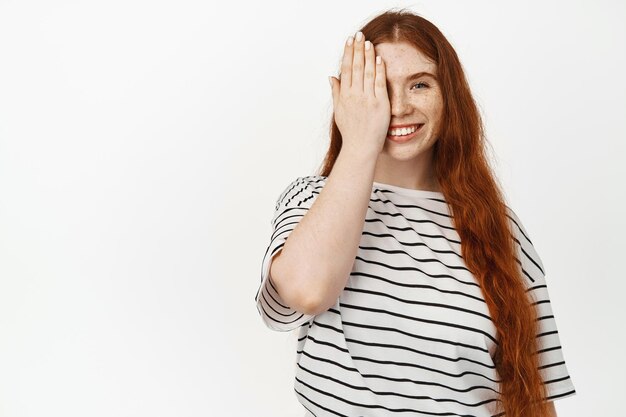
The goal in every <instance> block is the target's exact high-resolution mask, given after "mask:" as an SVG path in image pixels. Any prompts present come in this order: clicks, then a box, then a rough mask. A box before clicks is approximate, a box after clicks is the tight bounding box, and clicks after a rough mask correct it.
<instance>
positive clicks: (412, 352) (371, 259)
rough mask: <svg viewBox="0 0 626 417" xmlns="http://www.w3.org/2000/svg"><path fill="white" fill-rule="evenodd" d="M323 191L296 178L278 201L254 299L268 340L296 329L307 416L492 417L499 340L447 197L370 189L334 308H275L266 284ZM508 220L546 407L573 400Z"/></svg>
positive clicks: (543, 304)
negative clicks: (530, 306) (532, 321)
mask: <svg viewBox="0 0 626 417" xmlns="http://www.w3.org/2000/svg"><path fill="white" fill-rule="evenodd" d="M325 182H326V177H323V176H308V177H300V178H297V179H296V180H295V181H293V182H292V183H291V184H289V185H288V186H287V187H286V188H285V190H284V191H283V192H282V193H281V195H280V196H279V198H278V200H277V203H276V207H275V214H274V216H273V218H272V221H271V225H272V235H271V238H270V244H269V246H268V248H267V251H266V253H265V255H264V257H263V262H262V268H261V284H260V286H259V289H258V291H257V294H256V296H255V301H256V303H257V308H258V311H259V314H260V315H261V317H262V319H263V321H264V323H265V324H266V325H267V326H268V327H269V328H270V329H273V330H277V331H290V330H293V329H298V342H297V355H296V360H297V368H296V377H295V381H294V389H295V393H296V395H297V397H298V400H299V401H300V403H301V404H302V405H303V406H304V407H305V409H306V410H307V413H311V414H312V415H315V416H326V415H329V416H330V415H335V416H388V415H395V414H398V415H407V416H408V415H420V416H476V417H479V416H480V417H482V416H493V415H495V413H494V407H495V401H497V400H496V396H497V391H496V388H497V382H498V375H497V372H496V370H495V366H494V363H493V355H494V353H495V347H496V345H497V341H496V329H495V327H494V325H493V322H492V321H491V318H490V316H489V311H488V308H487V305H486V303H485V301H484V298H483V295H482V291H481V287H480V285H479V284H478V283H477V281H476V279H475V278H474V276H473V275H472V273H471V272H470V271H469V270H468V269H467V267H466V266H465V263H464V261H463V258H462V256H461V246H460V245H461V242H460V238H459V235H458V234H457V232H456V230H455V229H454V227H453V226H452V222H451V219H452V216H451V214H450V212H449V210H448V206H447V204H446V203H445V200H444V196H443V194H442V193H439V192H433V191H423V190H410V189H406V188H400V187H396V186H391V185H386V184H379V183H374V185H373V187H372V194H371V197H370V202H369V208H368V210H367V215H366V218H365V223H364V228H363V233H362V237H361V242H360V244H359V249H358V252H357V255H356V258H355V262H354V266H353V269H352V272H351V273H350V277H349V278H348V281H347V285H346V287H345V289H344V291H343V292H342V293H341V295H340V296H339V298H338V299H337V302H336V304H335V305H334V306H333V307H331V308H330V309H328V310H327V311H326V312H324V313H322V314H319V315H317V316H312V315H307V314H303V313H301V312H298V311H296V310H294V309H291V308H290V307H289V306H287V305H286V304H285V302H284V301H283V300H282V299H281V297H280V295H279V294H278V292H277V291H276V288H275V287H274V285H273V283H272V281H271V277H270V276H269V274H268V271H269V267H270V264H271V261H272V259H273V256H274V255H275V254H276V253H277V252H278V251H279V250H280V249H281V248H282V246H283V245H284V243H285V241H286V239H287V238H288V236H289V234H290V233H291V231H292V230H293V229H294V228H295V226H296V225H297V224H298V222H299V221H300V219H302V217H303V216H304V215H305V214H306V212H307V210H308V209H309V208H310V207H311V205H312V204H313V202H314V201H315V198H316V197H317V196H318V195H319V192H320V190H321V189H322V188H323V187H324V184H325ZM508 210H509V218H510V221H511V222H512V225H513V230H514V232H515V236H514V239H515V241H516V242H517V243H516V248H517V254H518V261H519V264H520V267H521V269H522V273H523V276H524V278H525V281H524V282H525V283H526V284H527V287H528V293H529V296H530V297H533V300H534V301H535V302H536V304H535V305H536V307H537V309H538V313H539V323H540V328H539V332H538V335H537V337H538V338H539V341H540V345H541V349H540V350H539V351H538V354H539V355H540V363H541V367H540V369H541V373H542V375H543V377H544V382H545V384H546V386H547V389H548V398H547V399H549V400H554V399H557V398H563V397H567V396H571V395H574V394H575V393H576V391H575V389H574V385H573V382H572V379H571V378H570V376H569V373H568V370H567V368H566V365H565V361H564V358H563V352H562V349H561V345H560V341H559V336H558V331H557V327H556V322H555V318H554V315H553V312H552V308H551V306H550V298H549V294H548V289H547V286H546V281H545V269H544V267H543V264H542V262H541V259H540V258H539V256H538V254H537V252H536V251H535V249H534V247H533V244H532V242H531V240H530V239H529V235H528V233H527V231H526V230H525V229H524V226H523V225H522V223H521V221H520V220H519V218H518V217H517V216H516V214H515V213H514V212H513V210H511V209H510V208H509V209H508ZM311 414H308V415H311Z"/></svg>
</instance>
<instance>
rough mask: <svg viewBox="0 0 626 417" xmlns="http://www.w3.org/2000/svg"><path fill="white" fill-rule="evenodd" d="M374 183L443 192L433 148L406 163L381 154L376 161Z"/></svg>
mask: <svg viewBox="0 0 626 417" xmlns="http://www.w3.org/2000/svg"><path fill="white" fill-rule="evenodd" d="M374 181H376V182H379V183H382V184H389V185H395V186H398V187H402V188H409V189H413V190H425V191H441V189H440V187H439V184H438V182H437V179H436V178H435V172H434V169H433V163H432V147H431V148H430V149H428V150H427V151H426V152H423V153H420V154H419V155H418V156H417V157H415V158H413V159H410V160H405V161H402V160H398V159H394V158H393V157H391V156H389V155H388V154H385V153H382V152H381V153H380V155H379V156H378V160H377V161H376V170H375V171H374Z"/></svg>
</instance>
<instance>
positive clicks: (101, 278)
mask: <svg viewBox="0 0 626 417" xmlns="http://www.w3.org/2000/svg"><path fill="white" fill-rule="evenodd" d="M502 3H503V2H495V1H493V2H487V1H472V2H466V1H441V0H436V1H421V2H411V3H407V2H386V1H377V2H373V1H370V2H362V1H341V2H311V1H309V2H304V1H284V2H279V1H269V2H268V1H264V2H253V1H249V2H241V1H239V2H232V3H228V5H227V3H226V2H222V3H213V2H206V1H195V2H194V1H138V0H132V1H128V0H124V1H120V0H114V1H82V2H80V1H54V2H49V1H4V0H2V1H0V415H1V416H6V417H31V416H37V417H39V416H41V417H44V416H45V417H49V416H63V417H74V416H76V417H79V416H80V417H84V416H90V417H100V416H103V417H104V416H106V417H110V416H255V417H261V416H268V417H269V416H272V417H273V416H279V417H281V416H302V415H303V414H304V409H303V408H302V407H301V406H300V405H299V404H298V402H297V400H296V397H295V394H294V392H293V387H292V384H293V373H294V371H295V369H294V364H293V360H294V359H295V351H294V348H295V346H294V343H295V334H289V333H278V332H273V331H271V330H269V329H267V328H265V327H264V326H263V324H262V322H261V319H260V317H259V315H258V312H257V310H256V307H255V304H254V295H255V293H256V291H257V289H258V285H259V283H260V267H261V261H262V256H263V253H264V251H265V248H266V247H267V244H268V243H269V237H270V233H271V230H270V224H269V221H270V219H271V216H272V214H273V209H274V204H275V202H276V198H277V197H278V195H279V193H280V192H281V191H282V190H283V189H284V187H285V186H286V185H287V184H288V183H289V182H291V181H292V180H293V179H295V178H296V177H297V176H304V175H311V174H313V173H314V172H315V170H316V169H317V168H318V166H319V164H320V163H321V159H322V157H323V156H324V153H325V150H326V146H327V144H328V135H327V129H328V123H329V117H330V112H331V110H332V101H331V97H330V87H329V85H328V81H327V76H328V75H331V74H334V75H336V74H337V70H338V63H339V59H340V57H341V53H342V48H343V43H344V41H345V39H346V37H347V36H348V35H350V34H353V33H354V32H355V31H356V30H358V28H359V27H360V26H361V25H362V24H364V23H365V22H366V21H367V20H368V19H370V18H371V17H373V16H374V15H376V14H377V13H378V12H381V11H383V10H384V9H386V8H388V7H392V6H410V7H411V8H412V10H414V11H415V12H417V13H419V14H421V15H422V16H424V17H426V18H428V19H429V20H431V21H433V22H434V23H435V24H436V25H437V26H438V27H439V28H440V29H441V30H442V32H443V33H444V34H445V35H446V36H447V37H448V39H449V40H450V42H451V43H452V45H453V46H454V47H455V48H456V50H457V53H458V54H459V56H460V58H461V61H462V63H463V65H464V68H465V70H466V71H467V76H468V78H469V80H470V83H471V86H472V89H473V92H474V93H475V97H476V100H477V101H478V103H479V105H480V108H481V111H482V113H483V117H484V120H485V125H486V128H487V134H488V139H489V141H490V143H491V144H492V146H493V150H494V155H495V158H496V164H497V165H496V166H497V175H498V177H499V178H500V181H501V182H502V184H503V186H504V189H505V192H506V195H507V198H508V201H509V203H510V205H511V206H512V207H513V208H514V210H516V212H517V214H518V215H519V216H520V218H521V219H522V221H523V224H524V225H525V226H526V228H527V230H528V232H529V233H530V236H531V237H532V240H533V242H534V244H535V247H536V248H537V250H538V252H539V253H540V255H541V258H542V260H543V263H544V266H545V269H546V278H547V279H548V283H549V289H550V295H551V297H552V305H553V310H554V312H555V317H556V320H557V323H558V325H559V331H560V337H561V342H562V344H563V351H564V355H565V359H566V361H567V366H568V369H569V371H570V373H571V376H572V380H573V382H574V384H575V387H576V389H577V394H576V395H575V396H573V397H570V398H567V399H563V400H562V401H558V400H557V402H556V404H557V410H558V412H559V416H591V415H594V416H603V417H609V416H618V415H619V412H620V411H619V410H620V409H621V410H622V412H623V405H621V402H622V401H621V400H622V399H623V393H624V392H625V391H626V383H625V379H624V375H625V374H626V367H625V365H624V357H623V352H624V341H625V340H624V339H625V338H624V331H623V329H624V326H623V319H624V317H625V308H624V304H625V302H624V291H625V290H626V285H625V284H624V273H623V262H624V249H625V246H626V245H625V244H624V235H626V225H625V218H624V214H623V213H624V204H625V203H626V195H625V189H626V187H624V185H623V181H624V179H626V168H625V166H626V164H624V158H625V157H626V152H625V150H626V146H625V141H626V80H625V75H624V74H626V52H625V51H626V48H625V41H626V26H625V25H624V24H623V22H624V20H626V5H625V3H624V2H621V1H617V0H616V1H593V2H591V1H588V2H572V1H551V2H544V1H524V2H517V3H515V4H513V5H512V4H508V3H507V5H504V4H502Z"/></svg>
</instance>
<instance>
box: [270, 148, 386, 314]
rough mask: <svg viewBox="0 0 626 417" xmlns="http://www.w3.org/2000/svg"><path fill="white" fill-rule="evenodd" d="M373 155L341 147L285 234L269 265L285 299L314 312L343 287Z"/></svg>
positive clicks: (367, 196) (364, 203)
mask: <svg viewBox="0 0 626 417" xmlns="http://www.w3.org/2000/svg"><path fill="white" fill-rule="evenodd" d="M375 167H376V157H375V156H374V155H373V154H372V153H368V152H365V151H358V150H350V149H347V148H346V149H342V151H341V152H340V154H339V156H338V157H337V160H336V161H335V164H334V166H333V170H332V172H331V173H330V175H329V176H328V178H327V180H326V184H325V186H324V187H323V188H322V190H321V191H320V194H319V195H318V196H317V198H316V200H315V201H314V203H313V205H312V206H311V207H310V208H309V210H308V212H307V213H306V214H305V215H304V217H303V218H302V219H301V220H300V222H299V223H298V225H297V226H296V227H295V228H294V230H293V231H292V232H291V234H290V235H289V238H288V239H287V241H286V242H285V245H284V246H283V248H282V253H281V254H280V255H279V256H278V257H277V258H276V259H275V262H276V264H275V267H273V268H272V271H273V274H274V275H273V280H274V281H275V283H276V285H277V288H278V291H279V293H281V294H283V296H284V298H285V300H288V299H289V298H291V299H292V300H297V301H294V302H293V303H292V304H295V305H299V306H300V309H301V310H306V311H305V312H307V313H310V314H318V313H320V312H322V311H325V310H327V309H328V308H329V307H331V306H332V305H333V304H334V303H335V301H336V299H337V297H338V296H339V294H340V293H341V291H343V289H344V287H345V285H346V282H347V280H348V277H349V275H350V271H351V269H352V266H353V264H354V259H355V257H356V254H357V250H358V245H359V242H360V240H361V234H362V231H363V224H364V221H365V215H366V213H367V208H368V203H369V199H370V195H371V191H372V183H373V179H374V169H375Z"/></svg>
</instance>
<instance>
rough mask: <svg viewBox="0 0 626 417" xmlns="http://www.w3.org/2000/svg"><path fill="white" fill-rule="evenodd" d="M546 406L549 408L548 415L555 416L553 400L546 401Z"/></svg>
mask: <svg viewBox="0 0 626 417" xmlns="http://www.w3.org/2000/svg"><path fill="white" fill-rule="evenodd" d="M548 408H549V409H550V414H549V416H550V417H557V415H556V409H555V408H554V401H549V402H548Z"/></svg>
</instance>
